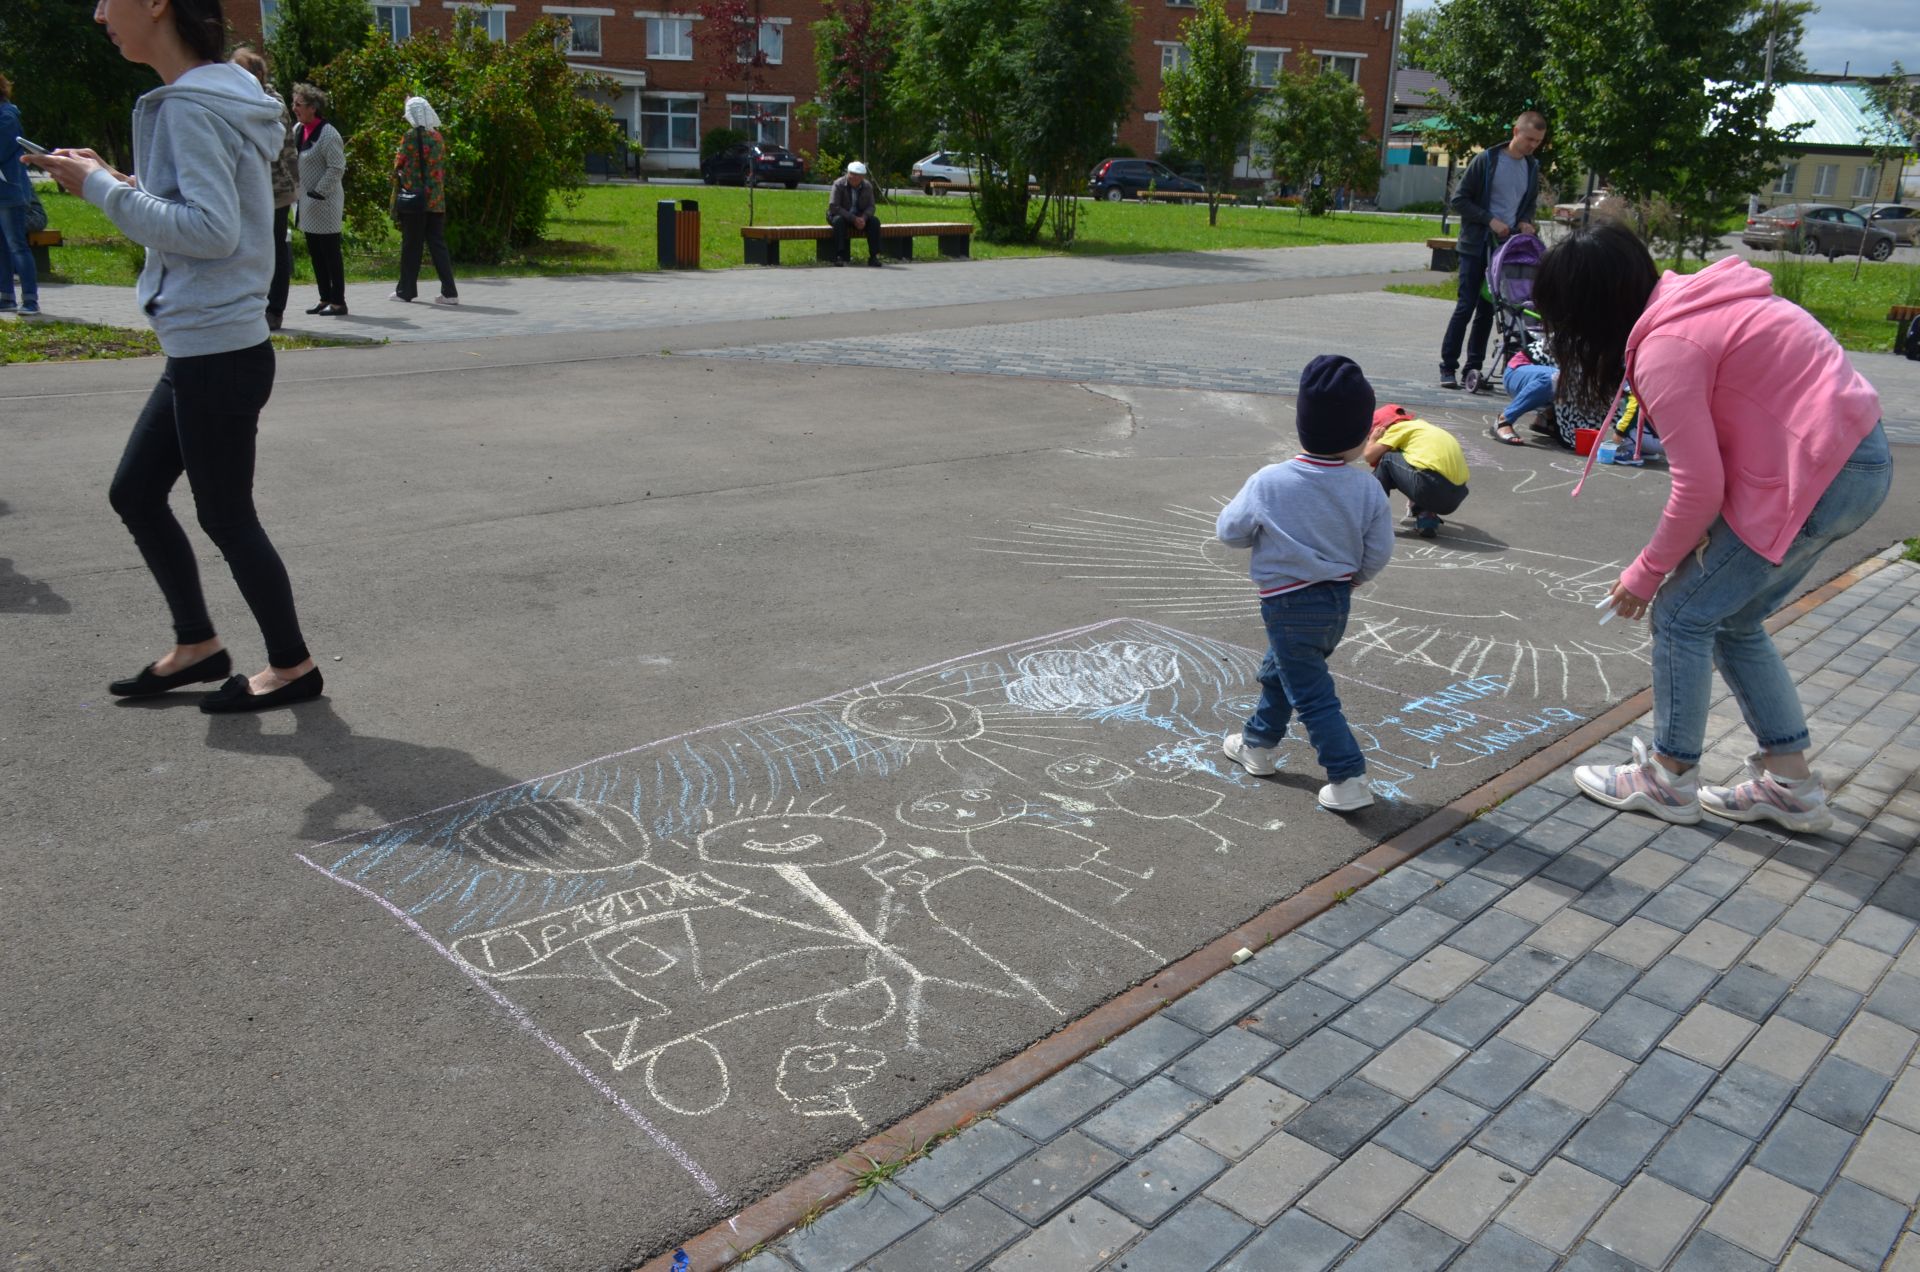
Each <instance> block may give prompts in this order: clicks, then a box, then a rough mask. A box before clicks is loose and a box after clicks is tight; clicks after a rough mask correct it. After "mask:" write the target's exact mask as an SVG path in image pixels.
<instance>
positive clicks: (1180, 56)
mask: <svg viewBox="0 0 1920 1272" xmlns="http://www.w3.org/2000/svg"><path fill="white" fill-rule="evenodd" d="M1192 60H1193V51H1192V50H1191V49H1189V48H1188V47H1187V46H1186V45H1184V44H1162V45H1161V46H1160V78H1161V79H1165V78H1166V77H1167V72H1168V71H1184V70H1186V69H1187V63H1188V62H1190V61H1192Z"/></svg>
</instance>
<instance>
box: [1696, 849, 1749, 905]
mask: <svg viewBox="0 0 1920 1272" xmlns="http://www.w3.org/2000/svg"><path fill="white" fill-rule="evenodd" d="M1750 873H1752V872H1751V871H1750V870H1748V869H1747V868H1746V867H1744V866H1736V865H1734V864H1733V863H1732V862H1730V861H1722V860H1721V859H1720V858H1718V857H1714V856H1706V857H1702V858H1701V859H1700V860H1699V861H1696V862H1695V863H1694V864H1693V865H1692V866H1690V867H1688V868H1687V869H1686V870H1685V871H1684V872H1682V873H1681V875H1680V879H1679V882H1680V883H1681V885H1682V886H1684V887H1688V888H1692V889H1693V890H1694V891H1695V892H1704V893H1706V894H1707V895H1708V896H1712V897H1730V896H1732V895H1733V892H1734V889H1736V888H1738V887H1739V886H1740V885H1741V884H1743V883H1745V882H1746V881H1747V875H1748V874H1750Z"/></svg>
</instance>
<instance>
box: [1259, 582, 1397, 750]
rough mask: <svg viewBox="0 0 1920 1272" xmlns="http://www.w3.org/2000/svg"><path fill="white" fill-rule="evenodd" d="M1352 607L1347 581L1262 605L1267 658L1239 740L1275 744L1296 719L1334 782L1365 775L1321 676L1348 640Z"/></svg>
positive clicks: (1329, 683)
mask: <svg viewBox="0 0 1920 1272" xmlns="http://www.w3.org/2000/svg"><path fill="white" fill-rule="evenodd" d="M1352 605H1353V586H1352V585H1351V584H1348V583H1315V584H1313V585H1312V586H1311V587H1303V588H1301V589H1299V590H1298V591H1294V592H1283V593H1281V594H1280V595H1279V596H1268V597H1263V598H1262V599H1261V601H1260V620H1261V621H1262V622H1264V623H1265V624H1266V625H1267V656H1266V657H1265V658H1264V659H1262V660H1261V662H1260V705H1259V706H1257V707H1255V708H1254V710H1253V714H1252V715H1250V716H1248V717H1247V723H1246V725H1245V727H1244V728H1243V729H1242V730H1241V734H1240V736H1241V740H1242V741H1244V742H1245V743H1246V744H1247V745H1248V746H1253V747H1270V746H1275V745H1277V744H1278V743H1279V741H1280V739H1281V738H1282V737H1284V736H1286V732H1287V724H1288V722H1289V721H1291V720H1292V719H1293V717H1294V716H1295V715H1296V714H1297V715H1298V716H1299V717H1300V723H1301V724H1302V725H1304V726H1305V727H1306V730H1307V737H1308V739H1309V740H1311V741H1312V743H1313V751H1314V754H1315V755H1317V756H1319V758H1320V767H1321V768H1324V769H1325V770H1326V771H1327V779H1328V780H1329V781H1334V782H1344V781H1346V780H1347V779H1348V778H1350V777H1358V776H1360V775H1361V774H1362V773H1364V772H1366V771H1367V761H1366V758H1365V757H1364V756H1362V755H1361V754H1360V744H1359V743H1358V742H1355V741H1354V739H1353V730H1352V729H1350V728H1348V727H1347V718H1346V716H1344V715H1342V714H1341V712H1340V695H1339V694H1337V693H1336V692H1334V687H1333V675H1332V673H1330V672H1329V671H1328V670H1327V659H1328V658H1329V657H1331V656H1332V654H1333V651H1334V650H1335V649H1337V648H1339V645H1340V638H1341V637H1342V636H1344V635H1346V631H1347V612H1348V610H1349V609H1350V608H1351V607H1352Z"/></svg>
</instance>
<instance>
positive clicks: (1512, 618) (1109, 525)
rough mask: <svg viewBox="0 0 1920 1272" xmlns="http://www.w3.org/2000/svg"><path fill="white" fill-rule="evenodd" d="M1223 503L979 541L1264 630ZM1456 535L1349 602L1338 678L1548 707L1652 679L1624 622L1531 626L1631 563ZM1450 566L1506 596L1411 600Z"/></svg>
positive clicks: (1126, 602) (1128, 593)
mask: <svg viewBox="0 0 1920 1272" xmlns="http://www.w3.org/2000/svg"><path fill="white" fill-rule="evenodd" d="M1223 502H1224V501H1222V503H1223ZM1220 506H1221V505H1220V504H1216V505H1215V506H1213V507H1210V508H1194V507H1186V506H1181V505H1170V506H1168V507H1166V508H1164V509H1162V510H1161V511H1160V513H1159V514H1157V515H1154V516H1132V515H1127V514H1122V513H1112V512H1102V511H1097V510H1090V509H1069V510H1063V511H1061V512H1059V513H1057V514H1055V515H1054V516H1053V517H1051V518H1050V519H1049V520H1046V521H1038V522H1027V523H1022V524H1020V525H1018V526H1017V527H1014V528H1011V529H1010V530H1008V531H1006V532H1004V533H1002V534H999V535H995V536H989V537H983V538H982V539H981V540H980V542H979V547H980V549H981V550H982V551H986V552H992V553H997V554H1001V555H1007V556H1012V557H1015V558H1017V559H1018V560H1019V561H1020V562H1021V563H1022V564H1024V565H1027V566H1029V567H1031V568H1034V569H1039V570H1044V571H1046V572H1047V573H1048V574H1050V575H1051V576H1053V577H1057V578H1062V579H1070V580H1075V581H1082V582H1088V583H1091V584H1093V585H1094V586H1096V587H1099V588H1101V589H1102V590H1105V591H1108V592H1110V593H1112V595H1113V597H1114V603H1115V604H1116V605H1117V606H1119V607H1121V608H1124V609H1126V610H1129V611H1131V612H1135V613H1143V614H1151V615H1153V616H1155V617H1157V618H1163V619H1165V620H1166V621H1169V622H1178V623H1193V622H1205V623H1214V622H1221V623H1231V624H1234V625H1235V626H1237V627H1244V626H1246V625H1247V624H1248V623H1249V622H1257V621H1258V610H1257V601H1256V600H1255V599H1254V597H1253V595H1252V589H1251V587H1250V585H1249V584H1248V582H1247V576H1246V553H1245V552H1243V551H1240V550H1238V549H1234V548H1229V547H1227V546H1226V545H1225V544H1223V543H1220V542H1219V541H1218V540H1217V539H1215V538H1214V523H1215V520H1216V518H1217V517H1218V515H1219V508H1220ZM1450 540H1451V546H1450V543H1449V541H1448V540H1442V541H1439V542H1436V543H1419V544H1414V545H1409V544H1404V543H1403V544H1401V545H1400V546H1399V547H1398V548H1397V549H1396V551H1395V553H1394V558H1393V562H1392V564H1390V565H1389V566H1388V567H1387V569H1386V571H1385V572H1384V573H1383V574H1382V575H1381V577H1380V578H1379V579H1376V580H1374V581H1373V582H1372V583H1370V584H1369V585H1368V586H1366V587H1363V588H1361V589H1360V590H1358V591H1356V592H1355V593H1354V597H1353V613H1352V617H1351V619H1350V620H1349V623H1348V627H1347V636H1346V640H1345V642H1344V643H1343V644H1342V646H1341V649H1340V652H1339V653H1338V654H1336V655H1335V658H1334V667H1335V669H1336V670H1352V671H1363V670H1365V669H1366V668H1367V667H1368V666H1370V665H1375V664H1387V665H1391V666H1398V667H1404V666H1417V667H1424V668H1427V669H1429V670H1433V671H1437V672H1440V673H1442V674H1443V675H1445V676H1448V677H1457V678H1460V679H1468V680H1470V679H1475V678H1478V677H1482V676H1486V675H1498V676H1500V677H1502V678H1503V680H1504V682H1505V686H1506V688H1505V690H1504V692H1505V693H1506V694H1509V695H1517V696H1519V697H1522V698H1534V699H1542V700H1547V701H1556V700H1557V701H1566V700H1569V699H1573V698H1583V699H1585V698H1596V697H1597V698H1600V699H1610V698H1612V697H1613V696H1614V695H1615V686H1616V684H1617V683H1623V682H1627V681H1632V680H1636V679H1639V678H1642V677H1644V676H1645V675H1646V667H1647V665H1648V661H1649V650H1650V649H1651V644H1650V642H1649V640H1648V639H1647V637H1646V636H1645V635H1644V634H1642V633H1639V632H1637V631H1635V630H1634V629H1633V628H1631V627H1630V626H1629V627H1623V628H1621V629H1620V630H1619V631H1618V633H1617V634H1616V633H1612V632H1608V633H1601V632H1598V631H1597V630H1596V632H1595V633H1594V634H1593V635H1590V636H1587V637H1584V638H1581V639H1570V638H1569V639H1562V640H1557V641H1554V640H1541V639H1538V638H1537V637H1536V635H1535V634H1533V633H1532V631H1531V628H1532V627H1533V625H1534V624H1535V623H1536V622H1537V619H1538V616H1539V614H1540V613H1541V610H1542V607H1549V608H1552V609H1559V608H1562V607H1565V609H1566V610H1567V612H1569V613H1574V612H1577V611H1578V610H1579V609H1581V608H1582V607H1585V608H1588V609H1590V608H1591V607H1592V605H1593V604H1594V602H1595V601H1596V600H1598V599H1599V598H1600V597H1601V596H1604V595H1606V593H1607V591H1608V590H1609V588H1610V587H1611V586H1612V584H1613V581H1614V580H1615V579H1617V578H1618V577H1619V572H1620V570H1621V568H1622V567H1623V565H1624V564H1625V563H1624V562H1622V561H1592V560H1584V559H1581V558H1577V557H1569V556H1565V555H1563V554H1560V553H1553V552H1544V551H1540V550H1537V549H1530V548H1518V547H1510V546H1505V545H1501V544H1497V543H1488V542H1485V541H1481V540H1475V539H1473V538H1472V537H1470V536H1468V535H1466V534H1464V533H1461V532H1457V531H1455V532H1450ZM1446 571H1459V572H1464V573H1470V574H1472V575H1473V576H1474V578H1475V580H1476V581H1479V580H1486V581H1491V582H1493V583H1494V584H1495V587H1494V588H1492V589H1484V590H1489V591H1491V592H1492V594H1493V595H1495V596H1496V597H1498V598H1499V599H1498V600H1496V601H1494V602H1492V603H1482V604H1479V605H1475V604H1473V603H1470V602H1469V603H1463V604H1460V605H1459V607H1458V608H1457V609H1454V610H1449V609H1439V608H1434V607H1431V606H1428V605H1418V604H1414V603H1412V602H1411V601H1410V599H1409V597H1408V595H1407V593H1406V591H1405V590H1404V589H1403V588H1397V587H1396V586H1395V585H1396V583H1401V582H1404V581H1406V580H1407V579H1408V578H1409V577H1410V576H1411V575H1413V574H1414V573H1415V572H1446Z"/></svg>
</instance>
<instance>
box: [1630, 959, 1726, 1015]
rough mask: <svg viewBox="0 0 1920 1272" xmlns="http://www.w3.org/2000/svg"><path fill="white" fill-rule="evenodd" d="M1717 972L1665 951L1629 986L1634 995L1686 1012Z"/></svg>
mask: <svg viewBox="0 0 1920 1272" xmlns="http://www.w3.org/2000/svg"><path fill="white" fill-rule="evenodd" d="M1717 976H1719V973H1718V972H1716V971H1714V970H1713V969H1712V968H1711V967H1705V966H1702V965H1701V964H1699V963H1696V962H1694V961H1693V960H1692V959H1690V958H1681V957H1680V956H1679V955H1678V954H1669V955H1667V956H1666V957H1665V958H1663V959H1661V960H1660V961H1659V962H1658V963H1655V964H1654V965H1653V966H1652V967H1650V968H1648V969H1647V972H1646V975H1644V976H1642V977H1641V978H1640V979H1639V981H1638V982H1636V983H1635V985H1634V987H1633V992H1634V994H1635V995H1637V996H1638V997H1641V998H1644V999H1646V1000H1647V1001H1649V1002H1654V1003H1658V1004H1660V1006H1662V1007H1665V1008H1667V1009H1668V1010H1669V1011H1675V1012H1683V1013H1684V1012H1687V1011H1690V1010H1692V1008H1693V1005H1694V1004H1695V1003H1697V1002H1699V1001H1700V999H1701V998H1702V997H1703V996H1704V995H1705V994H1706V992H1707V989H1708V988H1709V987H1710V986H1711V985H1712V984H1713V982H1714V979H1715V978H1716V977H1717Z"/></svg>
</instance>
